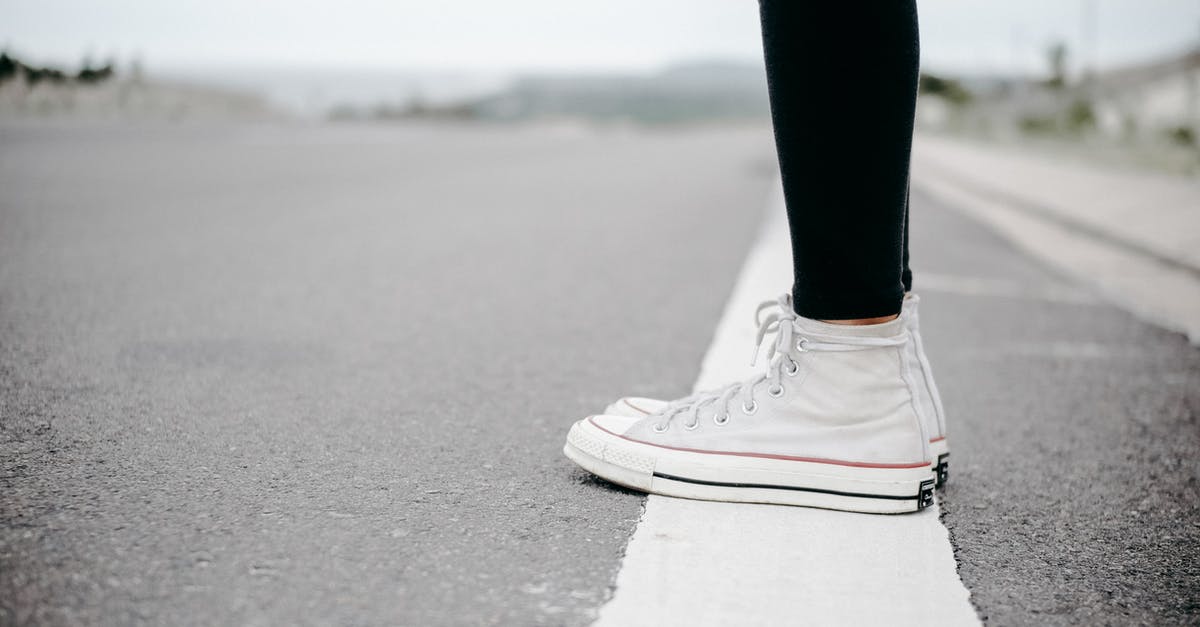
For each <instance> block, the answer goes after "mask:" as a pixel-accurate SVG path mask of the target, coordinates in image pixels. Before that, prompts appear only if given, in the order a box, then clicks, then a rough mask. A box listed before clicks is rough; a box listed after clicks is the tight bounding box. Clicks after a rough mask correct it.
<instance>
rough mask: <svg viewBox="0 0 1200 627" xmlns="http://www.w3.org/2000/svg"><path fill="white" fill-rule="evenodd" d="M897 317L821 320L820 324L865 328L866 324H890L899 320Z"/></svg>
mask: <svg viewBox="0 0 1200 627" xmlns="http://www.w3.org/2000/svg"><path fill="white" fill-rule="evenodd" d="M899 317H900V314H892V315H890V316H878V317H875V318H848V319H845V320H821V322H827V323H829V324H841V325H846V326H853V327H861V326H866V325H868V324H883V323H885V322H891V321H892V320H895V319H896V318H899Z"/></svg>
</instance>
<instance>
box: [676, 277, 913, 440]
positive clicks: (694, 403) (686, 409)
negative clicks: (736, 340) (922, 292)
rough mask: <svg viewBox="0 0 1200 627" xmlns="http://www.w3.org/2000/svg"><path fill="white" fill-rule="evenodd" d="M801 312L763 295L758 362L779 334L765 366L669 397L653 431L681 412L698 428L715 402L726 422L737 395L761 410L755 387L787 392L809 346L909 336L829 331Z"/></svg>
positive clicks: (856, 347)
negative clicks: (808, 327) (808, 322)
mask: <svg viewBox="0 0 1200 627" xmlns="http://www.w3.org/2000/svg"><path fill="white" fill-rule="evenodd" d="M772 307H775V308H776V310H775V311H772V312H771V313H769V314H767V316H766V317H765V318H764V317H762V313H763V311H764V310H767V309H769V308H772ZM797 318H799V316H798V315H796V312H795V311H794V310H793V309H792V297H791V295H790V294H784V295H783V296H780V297H779V298H778V299H776V300H768V301H763V302H762V303H761V304H760V305H759V306H758V308H757V309H756V310H755V311H754V324H755V325H756V326H757V327H758V333H757V335H756V338H755V342H754V357H753V358H752V359H751V360H750V365H751V366H753V365H754V364H755V363H757V362H758V353H759V348H760V347H761V346H762V342H763V340H764V339H765V338H766V337H767V335H768V334H770V333H775V340H774V341H773V342H772V343H771V345H770V347H769V348H768V349H767V369H766V372H764V373H763V374H760V375H756V376H754V377H752V378H750V379H746V380H745V381H741V382H738V383H732V384H730V385H727V386H725V387H723V388H719V389H716V390H711V391H708V392H697V393H696V394H693V395H691V396H686V397H684V398H681V399H679V400H676V401H673V402H671V403H670V404H669V405H667V406H666V407H664V408H663V409H661V410H659V411H658V412H657V413H656V414H654V415H655V416H657V417H658V418H659V420H658V422H656V423H655V424H654V427H653V428H654V431H656V432H658V433H662V432H663V431H666V430H667V429H669V428H670V426H671V421H672V420H674V419H675V418H677V417H680V416H688V417H690V420H688V421H687V422H685V423H684V424H683V428H685V429H689V430H690V429H695V428H696V427H697V426H698V425H699V420H700V411H701V410H702V409H704V408H705V407H708V406H709V405H713V406H714V407H715V408H716V409H715V413H714V414H713V422H715V423H717V424H718V425H723V424H725V423H727V422H729V417H730V410H729V408H730V402H731V401H733V399H734V397H737V396H740V397H741V404H742V407H741V409H742V413H743V414H746V415H751V414H753V413H755V412H756V411H758V402H757V401H755V399H754V393H755V390H757V389H758V388H759V387H761V386H762V384H764V383H765V384H766V391H767V394H768V395H770V396H772V397H779V396H783V392H784V389H783V376H784V374H785V373H786V374H787V375H788V376H791V375H795V374H796V373H797V372H798V371H799V370H800V363H799V361H798V357H799V355H798V353H806V352H809V351H834V352H843V351H860V350H870V349H873V348H885V347H893V346H903V345H904V344H905V343H906V342H907V341H908V333H907V332H901V333H900V334H898V335H894V336H890V337H861V336H844V335H836V336H835V335H828V334H823V333H815V332H811V331H804V330H803V329H801V328H799V327H797V326H796V319H797Z"/></svg>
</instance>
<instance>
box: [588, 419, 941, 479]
mask: <svg viewBox="0 0 1200 627" xmlns="http://www.w3.org/2000/svg"><path fill="white" fill-rule="evenodd" d="M593 418H594V417H593V416H588V422H590V423H592V425H593V426H595V427H596V428H597V429H599V430H601V431H603V432H605V433H607V434H609V435H613V436H616V437H618V438H621V439H622V440H628V441H630V442H636V443H638V444H645V445H646V446H656V447H658V448H665V449H670V450H672V451H685V452H688V453H703V454H705V455H732V456H734V457H759V458H762V459H779V460H783V461H789V462H808V463H810V464H833V465H835V466H853V467H855V468H920V467H922V466H928V465H930V464H931V463H932V462H916V463H908V464H876V463H869V462H847V461H842V460H839V459H823V458H819V457H792V456H790V455H775V454H773V453H737V452H734V451H705V450H702V449H697V448H683V447H681V446H667V445H666V444H654V443H653V442H643V441H642V440H635V439H633V438H630V437H626V436H623V435H621V434H620V433H613V432H612V431H609V430H608V429H605V428H604V427H601V426H600V425H599V424H597V423H596V421H595V420H594V419H593Z"/></svg>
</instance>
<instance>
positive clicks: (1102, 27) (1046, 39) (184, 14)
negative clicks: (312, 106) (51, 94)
mask: <svg viewBox="0 0 1200 627" xmlns="http://www.w3.org/2000/svg"><path fill="white" fill-rule="evenodd" d="M919 9H920V19H921V30H922V33H921V38H922V63H923V66H924V68H925V69H926V70H928V71H930V72H933V73H938V74H950V75H955V76H966V77H970V76H987V77H1010V78H1019V77H1027V76H1030V75H1034V74H1037V73H1039V72H1041V71H1042V70H1043V69H1044V62H1043V58H1044V51H1045V50H1046V48H1048V47H1049V46H1051V45H1054V44H1056V43H1062V44H1064V45H1066V46H1067V48H1068V49H1070V50H1071V51H1072V53H1073V54H1072V55H1071V56H1070V57H1069V58H1068V59H1067V67H1068V70H1069V72H1071V73H1080V72H1083V71H1085V69H1089V68H1090V69H1092V70H1095V71H1105V70H1112V69H1115V68H1119V67H1122V66H1127V65H1136V64H1138V63H1140V62H1145V61H1148V60H1151V59H1156V58H1161V57H1164V56H1169V55H1171V54H1173V53H1179V52H1182V51H1184V50H1187V49H1190V48H1194V47H1196V46H1197V45H1200V2H1195V1H1194V0H1142V1H1137V0H1073V1H1070V2H1058V3H1044V2H1038V1H1037V0H1010V1H1009V2H1006V3H1002V4H1001V3H995V2H989V1H988V0H925V1H923V2H921V3H919ZM0 15H2V16H3V18H4V19H3V20H2V21H0V23H2V25H0V48H2V49H5V50H7V51H9V53H10V54H16V55H18V56H20V57H22V58H25V59H27V60H30V61H32V62H36V63H40V64H44V65H59V66H70V65H75V64H77V63H79V61H80V59H84V58H90V59H104V60H108V59H112V60H114V61H115V62H116V63H117V64H118V65H126V64H130V63H132V62H133V61H134V60H137V62H138V63H140V64H141V65H142V66H143V67H144V68H145V69H146V70H147V71H148V72H149V73H151V74H154V75H162V76H173V75H196V74H214V73H222V72H243V73H244V72H255V73H268V72H287V71H292V72H312V73H317V72H367V73H373V72H378V71H391V72H430V73H432V72H438V73H471V74H490V75H509V76H512V75H517V74H540V73H553V72H588V73H630V72H633V73H647V72H654V71H658V70H662V69H664V68H667V67H670V66H673V65H678V64H680V63H691V62H694V61H696V60H707V59H719V60H722V61H736V62H746V63H761V41H760V38H759V29H758V13H757V8H756V5H755V4H754V3H752V2H741V3H734V2H728V0H652V1H650V2H636V1H635V0H613V1H611V2H607V3H604V4H601V5H592V4H583V5H578V4H572V5H566V4H562V3H557V2H553V1H550V0H516V1H514V2H507V3H503V4H496V3H488V2H484V1H482V0H453V1H449V2H443V3H438V5H437V6H429V5H425V4H422V3H412V2H390V3H389V2H381V1H378V0H344V1H342V2H338V3H320V2H317V3H308V4H307V5H306V6H304V7H303V9H297V8H296V5H295V4H294V3H286V2H283V1H282V0H261V1H258V2H253V3H238V2H231V1H227V0H214V1H207V2H206V1H201V0H179V1H176V2H171V3H157V2H153V1H152V0H123V1H121V2H116V3H110V4H109V5H108V6H106V7H104V8H103V9H97V8H96V7H95V6H94V5H92V4H91V3H88V2H85V1H84V0H36V1H35V0H4V1H2V2H0ZM81 16H86V18H87V19H79V18H80V17H81ZM848 36H849V37H852V33H849V34H848Z"/></svg>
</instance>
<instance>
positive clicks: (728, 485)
mask: <svg viewBox="0 0 1200 627" xmlns="http://www.w3.org/2000/svg"><path fill="white" fill-rule="evenodd" d="M654 476H655V477H658V478H659V479H670V480H671V481H682V482H684V483H696V484H699V485H711V486H717V487H721V488H764V489H767V490H795V491H797V492H819V493H821V494H833V495H836V496H856V497H859V498H864V499H889V500H892V501H918V502H920V500H921V494H920V493H919V492H918V493H917V494H916V495H914V496H897V495H894V494H863V493H861V492H841V491H838V490H822V489H820V488H801V487H797V486H790V485H768V484H765V483H725V482H722V481H705V480H704V479H690V478H688V477H676V476H675V475H668V474H667V473H665V472H656V473H654Z"/></svg>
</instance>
